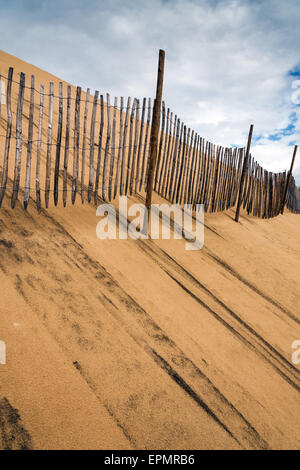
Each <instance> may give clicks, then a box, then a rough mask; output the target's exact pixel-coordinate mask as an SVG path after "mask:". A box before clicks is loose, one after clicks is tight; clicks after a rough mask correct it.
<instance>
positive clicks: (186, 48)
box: [0, 0, 300, 185]
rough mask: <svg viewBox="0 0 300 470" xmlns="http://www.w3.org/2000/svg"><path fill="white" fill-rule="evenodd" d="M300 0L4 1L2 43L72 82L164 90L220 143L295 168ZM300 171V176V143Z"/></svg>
mask: <svg viewBox="0 0 300 470" xmlns="http://www.w3.org/2000/svg"><path fill="white" fill-rule="evenodd" d="M299 24H300V2H299V1H298V0H285V1H283V0H251V1H250V0H248V1H247V0H230V1H228V0H219V1H218V0H188V1H186V0H172V1H171V0H164V1H163V0H152V1H151V2H150V1H149V0H147V1H145V0H110V1H107V0H103V1H101V0H97V1H96V0H85V1H78V0H72V1H70V0H60V1H57V0H52V1H43V0H26V1H21V0H10V1H7V0H5V1H3V0H0V28H1V48H2V49H3V50H5V51H6V52H9V53H11V54H14V55H16V56H18V57H20V58H22V59H24V60H26V61H28V62H30V63H33V64H34V65H37V66H39V67H41V68H43V69H45V70H48V71H49V72H52V73H54V74H56V75H58V76H59V77H61V78H63V79H65V80H67V81H70V82H71V83H73V84H75V85H81V86H83V87H90V88H91V89H98V90H100V91H101V92H103V93H105V92H109V93H111V95H112V96H114V95H115V96H121V95H122V96H128V95H130V96H136V97H138V98H141V97H143V96H153V94H154V90H155V74H156V66H157V53H158V49H159V48H163V49H165V51H166V71H165V84H164V99H165V101H166V103H167V105H168V106H170V108H171V110H172V111H173V112H176V113H177V114H178V116H179V117H180V118H181V119H182V120H184V121H185V123H186V124H187V126H191V127H192V128H193V129H194V130H196V131H198V132H200V134H201V135H202V136H204V137H206V138H208V139H210V140H212V141H213V142H216V143H220V144H224V145H244V144H245V140H246V138H247V133H248V129H249V125H250V123H254V130H255V134H254V141H253V146H252V154H253V155H254V157H255V158H256V159H257V161H258V162H259V163H261V164H263V165H264V167H265V168H267V169H268V170H273V171H282V170H284V169H286V168H288V167H289V165H290V160H291V157H292V151H293V149H292V145H294V144H295V143H298V142H299V135H300V119H299V118H300V48H299V44H300V28H299ZM294 174H295V176H296V180H297V183H298V185H300V152H299V155H298V158H297V159H296V164H295V169H294Z"/></svg>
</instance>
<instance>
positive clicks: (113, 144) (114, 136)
mask: <svg viewBox="0 0 300 470" xmlns="http://www.w3.org/2000/svg"><path fill="white" fill-rule="evenodd" d="M117 107H118V98H116V97H115V100H114V112H113V124H112V136H111V146H112V148H111V155H110V167H109V182H108V184H109V186H108V198H109V200H110V201H111V194H112V184H113V174H114V164H115V146H116V122H117Z"/></svg>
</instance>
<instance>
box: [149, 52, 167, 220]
mask: <svg viewBox="0 0 300 470" xmlns="http://www.w3.org/2000/svg"><path fill="white" fill-rule="evenodd" d="M164 66H165V51H163V50H161V49H160V50H159V58H158V72H157V86H156V98H155V100H154V107H153V115H152V125H151V136H150V162H149V172H148V181H147V195H146V208H147V213H148V220H149V214H150V210H151V201H152V190H153V181H154V174H155V167H156V159H157V143H158V133H159V123H160V109H161V100H162V89H163V80H164Z"/></svg>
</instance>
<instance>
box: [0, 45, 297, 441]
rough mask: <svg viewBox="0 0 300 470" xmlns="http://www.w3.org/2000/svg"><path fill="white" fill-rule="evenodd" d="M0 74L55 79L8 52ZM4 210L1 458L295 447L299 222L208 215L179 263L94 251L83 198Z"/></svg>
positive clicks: (180, 251) (175, 251)
mask: <svg viewBox="0 0 300 470" xmlns="http://www.w3.org/2000/svg"><path fill="white" fill-rule="evenodd" d="M0 65H1V73H2V72H3V73H4V71H6V69H7V67H8V66H10V65H12V66H14V67H15V69H16V70H18V71H21V70H22V71H24V72H26V73H28V74H30V73H32V72H33V73H35V74H36V77H37V78H38V79H39V80H40V81H41V82H42V81H43V80H45V81H47V82H48V81H49V80H50V79H53V77H50V75H49V74H47V73H46V72H43V71H40V70H38V69H36V68H33V66H31V65H29V64H26V63H24V62H22V61H20V60H19V59H16V58H14V57H13V56H9V55H8V54H4V53H1V55H0ZM55 80H56V82H57V79H55ZM1 125H2V126H3V123H2V121H1ZM2 141H3V139H2ZM2 148H3V142H1V149H2ZM12 160H13V158H12V159H11V161H12ZM131 201H132V202H137V201H138V199H136V198H135V197H132V198H131ZM159 201H161V200H160V199H159V198H158V197H155V196H154V202H159ZM139 202H140V198H139ZM9 203H10V201H9V200H8V199H6V200H5V201H4V205H3V207H2V208H1V210H0V249H1V257H0V283H1V294H2V295H1V307H0V319H1V320H0V340H3V341H5V342H6V346H7V364H6V365H0V429H1V431H2V433H0V448H34V449H73V448H97V449H101V448H105V449H132V448H136V449H241V448H245V449H269V448H273V449H282V448H288V449H297V448H299V446H300V423H299V406H300V397H299V387H300V375H299V365H298V366H297V365H294V364H293V363H292V361H291V354H292V348H291V344H292V342H293V341H294V340H295V339H299V338H300V327H299V322H300V315H299V311H300V308H299V307H300V300H299V299H300V284H299V274H300V245H299V237H300V218H299V216H297V215H293V214H290V213H288V212H287V213H286V214H284V215H283V216H279V217H277V218H275V219H269V220H261V219H256V218H253V217H248V216H246V215H245V214H244V213H242V214H241V221H240V223H239V224H236V223H235V222H234V221H233V217H234V212H233V211H232V210H229V211H227V212H224V213H222V214H209V215H207V216H206V218H205V225H206V228H205V245H204V248H203V249H202V250H200V251H191V252H188V251H186V250H185V248H184V241H183V240H161V241H159V240H139V241H133V240H124V241H117V240H105V241H100V240H99V239H97V237H96V232H95V230H96V224H97V222H98V218H97V217H96V211H95V207H94V206H92V205H88V204H84V205H82V204H81V203H80V202H79V201H77V203H76V204H75V205H74V206H68V207H67V208H63V207H62V204H61V203H60V204H59V205H58V207H57V208H54V207H51V208H50V209H49V210H47V211H46V210H44V209H43V210H42V211H41V213H40V214H38V213H37V211H36V209H35V203H34V201H33V200H31V201H30V205H29V209H28V211H27V212H25V211H24V210H23V208H22V203H21V202H18V204H17V205H16V208H15V210H13V211H12V210H11V209H10V204H9Z"/></svg>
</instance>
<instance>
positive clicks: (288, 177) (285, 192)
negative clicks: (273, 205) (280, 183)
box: [281, 145, 298, 214]
mask: <svg viewBox="0 0 300 470" xmlns="http://www.w3.org/2000/svg"><path fill="white" fill-rule="evenodd" d="M297 149H298V145H295V147H294V153H293V158H292V163H291V168H290V171H289V173H288V176H287V180H286V185H285V189H284V194H283V199H282V203H281V214H283V212H284V206H285V203H286V197H287V192H288V189H289V184H290V181H291V177H292V172H293V166H294V163H295V158H296V153H297Z"/></svg>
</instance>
